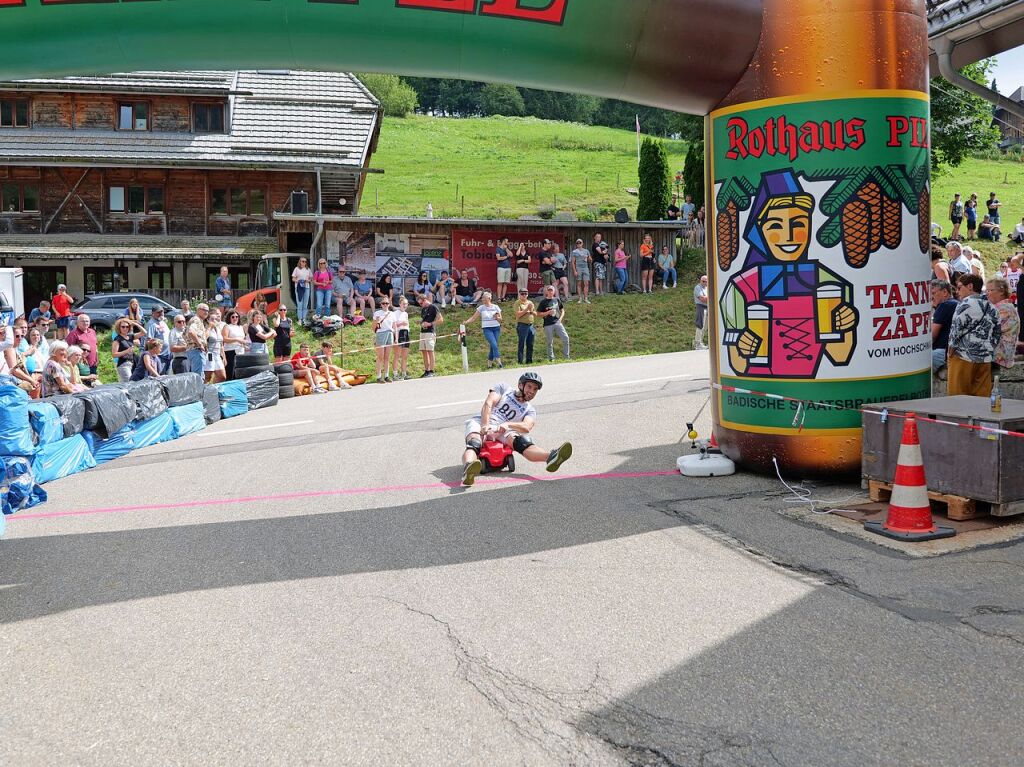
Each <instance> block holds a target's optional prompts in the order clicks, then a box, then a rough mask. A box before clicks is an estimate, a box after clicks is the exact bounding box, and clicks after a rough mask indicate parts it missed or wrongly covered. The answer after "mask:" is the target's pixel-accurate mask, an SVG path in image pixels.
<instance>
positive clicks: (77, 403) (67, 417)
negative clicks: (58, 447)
mask: <svg viewBox="0 0 1024 767" xmlns="http://www.w3.org/2000/svg"><path fill="white" fill-rule="evenodd" d="M40 402H49V403H50V404H51V405H53V406H54V407H55V408H57V412H58V413H60V422H61V425H62V426H63V427H64V439H67V438H68V437H73V436H75V435H76V434H81V433H82V429H84V428H85V403H84V402H82V400H80V399H78V398H77V397H74V396H72V395H70V394H55V395H54V396H52V397H47V398H46V399H43V400H40Z"/></svg>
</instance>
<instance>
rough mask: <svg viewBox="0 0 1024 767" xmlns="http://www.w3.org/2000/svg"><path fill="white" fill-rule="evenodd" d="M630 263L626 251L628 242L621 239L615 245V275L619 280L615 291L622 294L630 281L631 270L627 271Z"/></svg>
mask: <svg viewBox="0 0 1024 767" xmlns="http://www.w3.org/2000/svg"><path fill="white" fill-rule="evenodd" d="M628 264H629V254H628V253H627V252H626V243H625V242H624V241H623V240H619V242H618V244H616V246H615V276H616V277H617V278H618V282H619V285H618V288H617V289H616V290H615V292H616V293H618V294H619V295H620V296H621V295H622V294H623V293H625V292H626V285H627V284H628V283H629V272H628V271H626V269H627V266H628Z"/></svg>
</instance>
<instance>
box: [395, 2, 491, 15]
mask: <svg viewBox="0 0 1024 767" xmlns="http://www.w3.org/2000/svg"><path fill="white" fill-rule="evenodd" d="M395 5H396V6H398V7H399V8H426V9H427V10H429V11H451V12H452V13H473V12H474V11H475V10H476V0H396V2H395Z"/></svg>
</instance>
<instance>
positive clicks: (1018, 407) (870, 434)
mask: <svg viewBox="0 0 1024 767" xmlns="http://www.w3.org/2000/svg"><path fill="white" fill-rule="evenodd" d="M883 408H885V409H888V410H889V412H890V413H891V414H897V415H904V414H906V413H916V414H917V415H919V416H925V417H928V418H938V419H942V420H946V421H954V422H956V423H965V424H975V425H977V424H984V425H989V426H993V427H995V428H999V429H1007V430H1010V431H1020V432H1024V401H1021V400H1012V399H1004V400H1003V410H1002V412H1001V413H993V412H992V411H991V410H990V408H989V401H988V399H986V398H984V397H967V396H956V397H933V398H931V399H917V400H909V401H906V402H888V403H879V404H877V405H872V406H871V409H872V410H879V411H880V410H882V409H883ZM862 417H863V423H864V441H863V449H862V453H861V473H862V474H863V477H864V479H865V480H869V479H873V480H878V481H880V482H892V480H893V477H894V476H895V474H896V460H897V457H898V454H899V449H900V439H901V438H902V436H903V424H904V419H903V418H890V419H889V420H888V421H887V422H886V423H882V419H881V418H880V417H879V416H877V415H872V414H869V413H865V414H864V415H863V416H862ZM918 433H919V434H920V437H921V455H922V457H923V459H924V473H925V479H926V481H927V483H928V489H929V490H931V491H934V492H937V493H948V494H950V495H960V496H963V497H965V498H973V499H974V500H976V501H986V502H988V503H990V504H991V505H992V508H991V513H992V514H993V515H995V516H1011V515H1014V514H1024V470H1022V469H1024V437H1007V436H995V435H991V434H986V433H985V432H979V431H976V430H971V429H962V428H957V427H955V426H948V425H945V424H937V423H929V422H927V421H918Z"/></svg>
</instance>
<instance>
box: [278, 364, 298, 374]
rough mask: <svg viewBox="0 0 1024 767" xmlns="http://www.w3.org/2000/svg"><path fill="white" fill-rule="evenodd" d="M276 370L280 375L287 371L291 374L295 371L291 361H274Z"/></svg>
mask: <svg viewBox="0 0 1024 767" xmlns="http://www.w3.org/2000/svg"><path fill="white" fill-rule="evenodd" d="M274 372H275V373H277V374H278V375H284V374H285V373H288V374H291V373H293V372H295V369H294V368H293V367H292V363H290V362H277V363H274Z"/></svg>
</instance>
